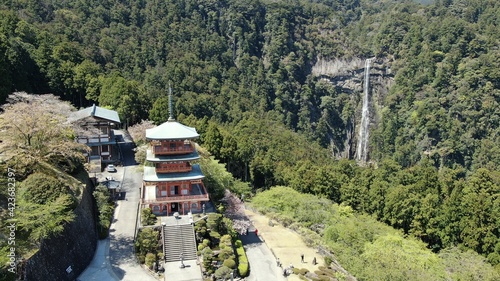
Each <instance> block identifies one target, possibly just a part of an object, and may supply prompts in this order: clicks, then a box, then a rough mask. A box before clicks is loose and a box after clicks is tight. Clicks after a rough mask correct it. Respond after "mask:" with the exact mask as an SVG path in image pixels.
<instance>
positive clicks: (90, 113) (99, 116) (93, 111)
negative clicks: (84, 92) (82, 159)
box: [70, 104, 120, 171]
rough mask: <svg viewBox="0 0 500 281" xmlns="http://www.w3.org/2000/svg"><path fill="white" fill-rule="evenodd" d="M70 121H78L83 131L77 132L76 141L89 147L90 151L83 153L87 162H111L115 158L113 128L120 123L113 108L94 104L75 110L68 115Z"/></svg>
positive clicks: (98, 164)
mask: <svg viewBox="0 0 500 281" xmlns="http://www.w3.org/2000/svg"><path fill="white" fill-rule="evenodd" d="M70 122H76V123H78V124H79V125H80V126H81V127H82V128H83V129H84V131H81V132H77V134H78V136H77V141H78V142H79V143H84V144H86V145H87V146H89V147H90V149H91V150H90V153H85V156H86V157H87V160H88V161H89V162H91V163H92V162H96V163H97V166H98V167H99V171H100V168H101V163H103V164H105V163H113V162H115V161H116V160H119V159H116V153H113V150H114V149H115V148H116V146H117V144H116V140H115V135H114V132H113V129H116V128H117V127H118V125H119V124H120V117H119V116H118V113H117V112H116V111H114V110H109V109H106V108H103V107H99V106H96V105H95V104H94V105H93V106H91V107H87V108H84V109H82V110H79V111H76V112H75V113H73V114H72V116H71V117H70Z"/></svg>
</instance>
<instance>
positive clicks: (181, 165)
mask: <svg viewBox="0 0 500 281" xmlns="http://www.w3.org/2000/svg"><path fill="white" fill-rule="evenodd" d="M198 137H199V135H198V133H197V132H196V129H195V128H192V127H188V126H185V125H183V124H181V123H179V122H177V121H176V120H175V119H174V118H173V117H172V115H171V116H170V118H169V119H168V121H167V122H165V123H163V124H161V125H159V126H157V127H155V128H152V129H147V130H146V139H147V140H148V141H149V147H148V149H147V154H146V165H145V166H144V178H143V185H142V190H141V191H142V193H141V202H142V205H143V207H149V208H151V210H152V211H153V213H154V214H156V215H167V216H169V215H173V214H174V213H175V212H178V213H179V214H181V215H184V214H188V213H189V212H192V213H196V212H201V211H202V209H203V206H204V202H207V201H209V196H208V193H207V191H206V189H205V186H204V185H203V182H202V179H203V178H204V177H205V176H204V175H203V173H202V171H201V169H200V165H199V164H192V162H193V161H195V160H198V159H199V158H200V156H199V155H198V152H197V150H196V147H195V143H194V141H193V140H194V139H196V138H198Z"/></svg>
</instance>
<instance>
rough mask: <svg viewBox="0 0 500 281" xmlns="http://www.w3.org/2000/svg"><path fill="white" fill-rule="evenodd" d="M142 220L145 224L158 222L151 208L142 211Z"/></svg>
mask: <svg viewBox="0 0 500 281" xmlns="http://www.w3.org/2000/svg"><path fill="white" fill-rule="evenodd" d="M141 221H142V224H143V225H153V224H155V223H156V215H155V214H153V212H152V211H151V208H144V209H142V211H141Z"/></svg>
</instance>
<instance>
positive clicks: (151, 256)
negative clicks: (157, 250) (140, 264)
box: [144, 253, 156, 268]
mask: <svg viewBox="0 0 500 281" xmlns="http://www.w3.org/2000/svg"><path fill="white" fill-rule="evenodd" d="M155 261H156V255H155V254H153V253H147V254H146V259H145V260H144V263H145V264H146V266H147V267H148V268H152V267H153V263H154V262H155Z"/></svg>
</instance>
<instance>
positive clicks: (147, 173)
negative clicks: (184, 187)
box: [144, 164, 205, 182]
mask: <svg viewBox="0 0 500 281" xmlns="http://www.w3.org/2000/svg"><path fill="white" fill-rule="evenodd" d="M192 167H193V169H192V170H191V171H190V172H185V173H165V174H161V173H156V169H155V167H146V166H145V167H144V181H145V182H160V181H183V180H201V179H203V178H205V176H204V175H203V173H202V172H201V168H200V165H198V164H195V165H193V166H192Z"/></svg>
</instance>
